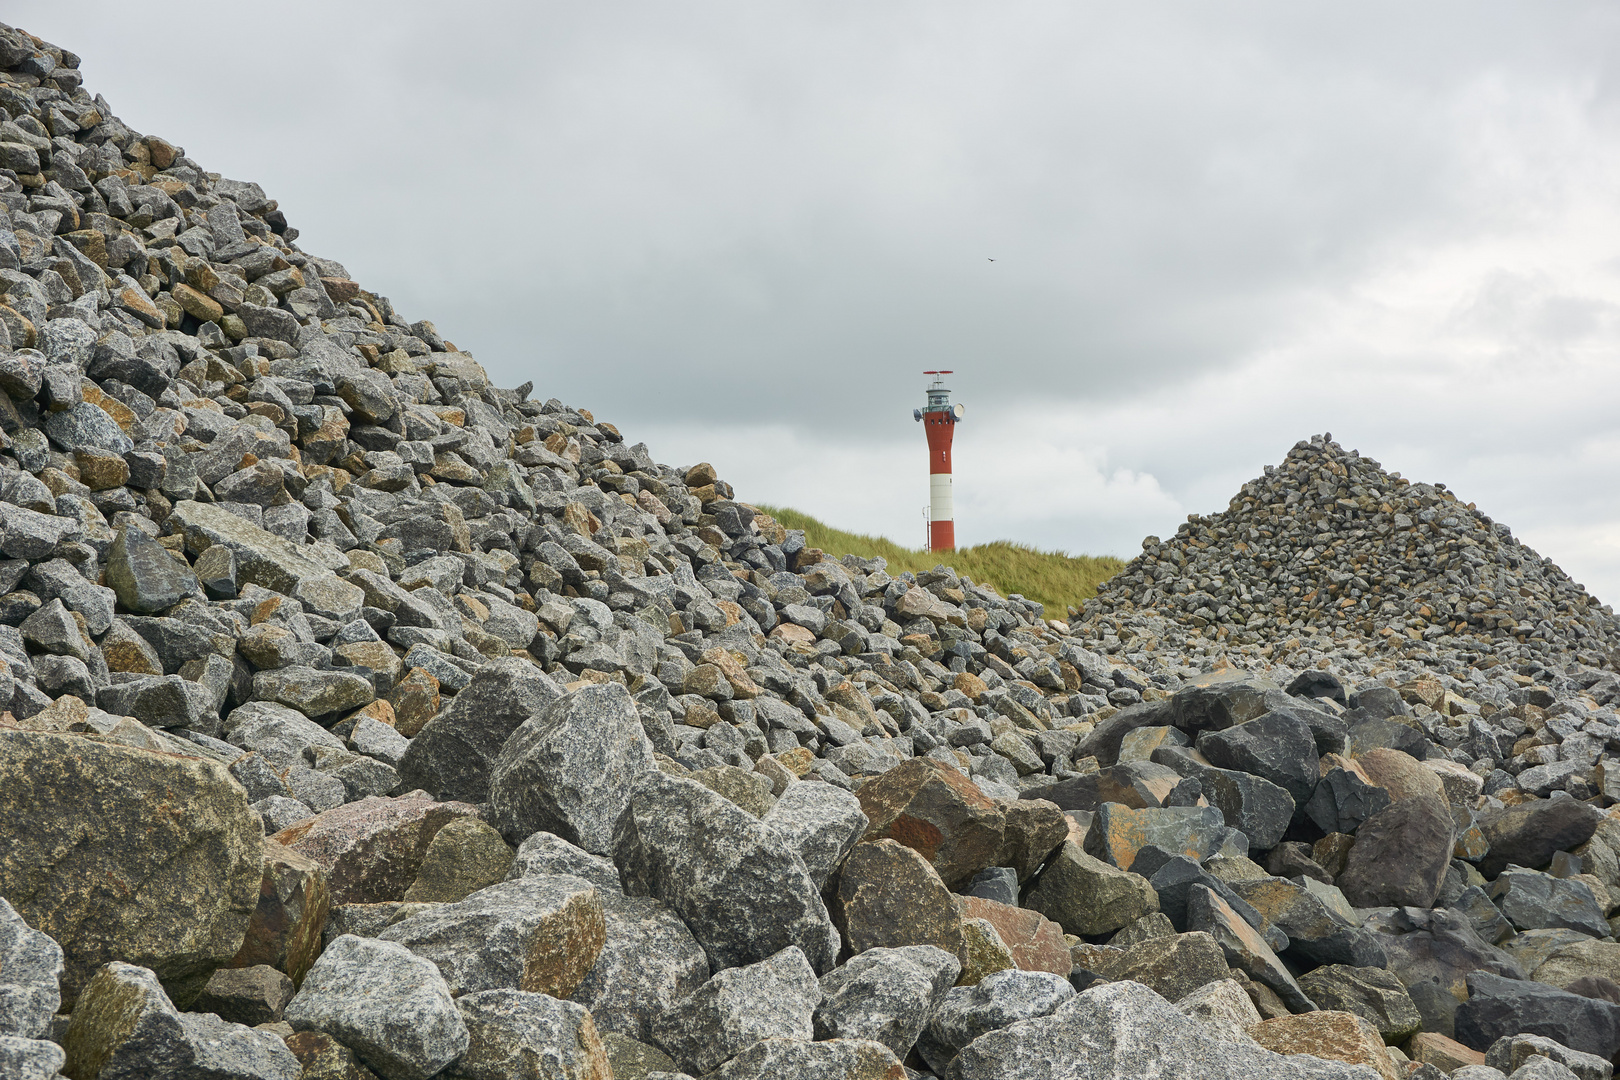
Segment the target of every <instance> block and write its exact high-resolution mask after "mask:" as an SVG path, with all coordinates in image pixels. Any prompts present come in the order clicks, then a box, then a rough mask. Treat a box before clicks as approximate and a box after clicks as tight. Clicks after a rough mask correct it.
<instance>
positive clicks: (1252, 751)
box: [1198, 712, 1318, 804]
mask: <svg viewBox="0 0 1620 1080" xmlns="http://www.w3.org/2000/svg"><path fill="white" fill-rule="evenodd" d="M1198 752H1199V753H1201V754H1203V755H1204V757H1205V758H1206V759H1208V761H1209V763H1210V764H1211V765H1214V766H1215V767H1216V768H1218V769H1233V770H1236V771H1239V772H1246V773H1252V774H1253V775H1255V776H1258V777H1261V778H1262V779H1265V780H1270V781H1271V782H1272V783H1273V784H1276V785H1277V786H1278V787H1280V788H1282V789H1283V790H1284V791H1286V792H1288V794H1289V796H1290V797H1292V798H1293V800H1294V802H1295V803H1296V804H1297V803H1302V802H1305V801H1306V800H1307V799H1309V798H1310V797H1311V793H1312V792H1313V791H1315V790H1316V781H1317V768H1316V765H1317V758H1318V755H1317V752H1316V739H1315V737H1314V736H1313V734H1312V732H1311V728H1310V726H1309V725H1307V724H1306V723H1305V722H1304V721H1303V720H1301V719H1299V718H1298V717H1296V716H1294V715H1291V714H1290V713H1286V712H1269V713H1266V714H1265V715H1264V716H1260V717H1257V718H1256V719H1254V720H1250V721H1249V722H1248V723H1246V724H1238V725H1236V726H1234V727H1229V728H1225V729H1223V730H1220V731H1206V732H1204V733H1203V734H1201V735H1199V736H1198Z"/></svg>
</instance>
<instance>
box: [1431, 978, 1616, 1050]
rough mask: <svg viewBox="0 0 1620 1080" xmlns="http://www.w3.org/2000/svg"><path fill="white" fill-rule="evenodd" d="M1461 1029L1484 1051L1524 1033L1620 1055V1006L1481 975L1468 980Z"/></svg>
mask: <svg viewBox="0 0 1620 1080" xmlns="http://www.w3.org/2000/svg"><path fill="white" fill-rule="evenodd" d="M1456 1028H1457V1041H1458V1042H1460V1043H1462V1044H1463V1045H1464V1046H1469V1047H1472V1048H1473V1049H1475V1050H1479V1051H1485V1050H1489V1049H1490V1048H1491V1046H1492V1044H1494V1043H1495V1042H1496V1040H1498V1039H1500V1038H1503V1037H1504V1036H1508V1035H1520V1034H1525V1035H1542V1036H1545V1037H1546V1038H1549V1039H1552V1040H1553V1041H1555V1042H1559V1043H1562V1044H1564V1045H1565V1046H1567V1047H1569V1048H1570V1049H1571V1050H1579V1051H1581V1052H1582V1053H1585V1054H1596V1055H1597V1056H1598V1057H1601V1058H1613V1057H1614V1055H1615V1053H1616V1052H1617V1051H1620V1005H1615V1004H1613V1003H1612V1002H1608V1001H1599V1000H1598V999H1596V998H1588V997H1582V996H1580V995H1579V994H1572V993H1569V992H1568V991H1566V990H1558V989H1555V988H1553V987H1551V986H1547V985H1545V984H1543V983H1539V982H1531V981H1528V980H1522V979H1504V978H1502V977H1501V976H1499V975H1489V974H1486V973H1485V972H1481V971H1476V972H1474V973H1472V974H1470V975H1469V976H1468V1000H1467V1001H1465V1002H1463V1003H1462V1004H1461V1005H1459V1006H1457V1017H1456Z"/></svg>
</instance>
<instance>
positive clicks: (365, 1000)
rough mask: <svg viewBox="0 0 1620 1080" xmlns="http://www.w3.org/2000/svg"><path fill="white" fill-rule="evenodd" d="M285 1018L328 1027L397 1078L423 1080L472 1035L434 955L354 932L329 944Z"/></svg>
mask: <svg viewBox="0 0 1620 1080" xmlns="http://www.w3.org/2000/svg"><path fill="white" fill-rule="evenodd" d="M286 1021H287V1023H288V1024H290V1025H292V1028H293V1030H294V1031H324V1032H326V1033H327V1034H328V1035H331V1036H332V1037H333V1038H335V1039H337V1040H338V1041H339V1042H341V1043H343V1044H344V1045H345V1046H347V1047H349V1048H350V1049H351V1050H353V1051H354V1052H355V1053H356V1054H358V1055H360V1057H361V1059H362V1060H364V1061H365V1062H366V1063H367V1064H369V1065H371V1066H372V1067H373V1068H374V1069H376V1070H377V1072H378V1073H379V1074H381V1075H383V1076H387V1077H398V1078H400V1080H428V1077H430V1076H433V1075H434V1074H435V1073H437V1072H439V1070H441V1069H443V1068H444V1067H445V1066H446V1065H449V1064H450V1063H451V1062H452V1061H454V1060H456V1059H457V1058H459V1057H460V1056H461V1055H462V1054H463V1053H465V1052H466V1050H467V1046H468V1044H469V1042H470V1039H469V1037H468V1033H467V1024H466V1021H464V1020H463V1019H462V1017H461V1013H460V1011H458V1010H457V1009H456V1004H455V1001H454V999H452V998H451V996H450V988H449V987H448V986H447V985H446V984H445V981H444V977H443V976H441V975H440V974H439V969H438V968H437V967H436V966H434V963H433V961H431V960H428V959H425V958H424V957H420V956H417V955H416V954H415V953H412V952H411V951H410V950H409V949H407V948H405V946H403V945H398V944H395V943H394V942H391V941H378V940H376V939H374V938H360V937H355V936H354V935H352V934H344V935H342V936H340V937H337V938H334V939H333V940H332V941H331V942H330V943H329V944H328V945H327V946H326V951H325V952H323V953H321V956H320V958H319V959H318V960H316V961H315V964H314V966H313V967H311V968H310V969H309V972H308V974H306V975H305V976H304V982H303V985H302V986H301V987H299V990H298V994H297V996H295V997H294V998H293V999H292V1001H291V1002H290V1003H289V1004H288V1006H287V1010H286ZM294 1075H296V1073H295V1074H294Z"/></svg>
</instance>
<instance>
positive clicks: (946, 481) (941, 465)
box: [911, 371, 963, 551]
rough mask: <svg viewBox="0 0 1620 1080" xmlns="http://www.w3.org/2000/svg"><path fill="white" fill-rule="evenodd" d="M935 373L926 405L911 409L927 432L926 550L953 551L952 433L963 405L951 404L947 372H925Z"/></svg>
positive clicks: (954, 530) (914, 417) (954, 538)
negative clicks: (946, 385) (947, 387)
mask: <svg viewBox="0 0 1620 1080" xmlns="http://www.w3.org/2000/svg"><path fill="white" fill-rule="evenodd" d="M923 374H924V375H932V376H934V381H933V383H931V384H930V385H929V387H928V404H927V405H925V406H923V407H922V408H920V409H913V410H912V411H911V415H912V418H913V419H916V420H920V421H922V424H923V430H924V431H925V432H926V433H927V435H928V550H930V551H955V550H956V512H955V510H954V509H953V508H952V506H951V436H952V435H954V434H955V433H956V425H957V422H958V421H960V420H961V419H962V412H963V409H962V406H960V405H952V404H951V392H950V391H949V390H947V389H946V388H945V385H944V383H945V379H944V376H946V375H949V374H951V372H949V371H925V372H923Z"/></svg>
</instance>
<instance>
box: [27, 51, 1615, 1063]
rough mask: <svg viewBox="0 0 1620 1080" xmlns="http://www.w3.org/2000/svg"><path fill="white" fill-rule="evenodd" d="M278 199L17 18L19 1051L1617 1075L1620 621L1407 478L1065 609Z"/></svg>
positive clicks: (1302, 504)
mask: <svg viewBox="0 0 1620 1080" xmlns="http://www.w3.org/2000/svg"><path fill="white" fill-rule="evenodd" d="M296 238H297V233H296V230H294V229H293V228H292V227H290V225H289V224H288V223H287V221H286V220H285V217H284V216H283V215H282V214H281V212H280V211H279V210H278V209H277V207H276V204H275V203H274V201H273V200H271V199H270V198H268V197H267V195H266V193H265V192H264V191H262V190H261V189H260V188H259V187H258V186H257V185H255V184H252V183H246V182H239V181H233V180H229V179H226V178H224V177H221V176H219V175H217V174H212V173H208V172H206V171H205V170H204V169H203V168H202V167H201V166H200V165H199V164H197V163H196V162H194V161H192V160H191V159H190V158H189V157H187V156H186V155H185V154H184V152H183V151H182V150H180V149H179V148H178V147H177V146H176V145H174V144H173V143H170V142H168V141H165V140H163V139H160V138H157V137H155V136H146V135H141V134H140V133H138V132H136V131H134V130H133V129H131V128H130V127H128V126H127V125H125V124H124V123H122V122H121V121H119V120H118V119H117V118H116V117H114V115H113V114H112V111H111V109H110V108H109V106H108V105H107V103H106V102H105V101H103V100H102V99H100V98H99V97H91V96H90V95H89V93H88V92H87V91H85V90H84V89H83V88H82V86H81V77H80V74H79V72H78V61H77V58H75V57H74V56H73V55H72V54H71V53H68V52H66V51H64V50H62V49H60V48H57V47H55V46H52V45H49V44H48V43H45V42H42V41H40V40H38V39H36V38H32V37H30V36H29V35H27V34H24V33H22V32H21V31H17V30H13V29H11V28H8V27H3V26H0V1075H4V1076H7V1077H11V1076H21V1077H29V1078H32V1077H42V1078H48V1077H53V1076H56V1075H59V1074H60V1075H66V1076H69V1077H72V1078H74V1080H90V1078H94V1077H108V1078H112V1077H133V1076H184V1077H191V1076H199V1077H200V1076H207V1077H216V1078H218V1077H229V1078H241V1080H292V1078H294V1077H308V1078H315V1077H321V1078H327V1077H345V1078H351V1080H365V1078H367V1077H382V1078H383V1080H395V1078H398V1080H427V1078H428V1077H435V1076H436V1077H441V1078H444V1080H456V1078H473V1080H485V1078H497V1077H499V1078H507V1077H541V1076H545V1077H558V1076H562V1077H570V1078H582V1080H583V1078H591V1080H606V1078H608V1077H615V1076H616V1077H618V1078H619V1080H638V1078H641V1077H654V1078H662V1080H671V1078H677V1077H680V1076H682V1075H686V1076H694V1075H699V1074H701V1075H702V1076H705V1077H715V1078H720V1080H748V1078H765V1077H771V1078H775V1077H780V1076H793V1077H802V1078H808V1080H819V1078H842V1080H864V1078H879V1077H881V1078H883V1080H902V1078H903V1077H909V1076H938V1077H943V1078H948V1080H969V1078H974V1080H976V1078H985V1080H989V1078H992V1077H993V1078H997V1080H1008V1078H1016V1077H1022V1076H1053V1075H1063V1076H1071V1075H1072V1076H1117V1077H1124V1076H1138V1075H1208V1076H1239V1075H1241V1076H1242V1077H1244V1078H1245V1080H1268V1078H1293V1077H1306V1076H1309V1077H1343V1078H1345V1080H1351V1078H1355V1080H1371V1078H1373V1077H1393V1076H1397V1075H1400V1073H1401V1072H1405V1071H1406V1066H1407V1065H1408V1064H1410V1062H1409V1060H1408V1059H1411V1060H1412V1061H1419V1062H1423V1063H1424V1064H1423V1065H1422V1067H1421V1068H1420V1069H1419V1070H1418V1072H1417V1073H1412V1074H1411V1075H1419V1074H1421V1075H1422V1076H1425V1077H1430V1076H1434V1075H1438V1072H1437V1070H1438V1069H1440V1068H1445V1069H1451V1068H1453V1067H1456V1066H1459V1065H1463V1064H1474V1065H1476V1066H1478V1067H1479V1068H1480V1069H1483V1068H1485V1067H1486V1065H1487V1061H1488V1064H1489V1066H1491V1067H1493V1068H1496V1069H1498V1070H1500V1073H1499V1074H1500V1075H1506V1074H1507V1073H1508V1072H1510V1071H1513V1072H1514V1075H1515V1076H1521V1077H1524V1076H1532V1075H1533V1076H1548V1075H1554V1073H1552V1072H1549V1071H1548V1070H1549V1069H1553V1070H1556V1069H1563V1068H1566V1067H1567V1068H1568V1069H1571V1070H1574V1071H1575V1073H1576V1074H1577V1075H1580V1076H1582V1077H1593V1076H1607V1075H1608V1071H1607V1070H1608V1066H1607V1062H1606V1061H1605V1060H1604V1059H1607V1058H1610V1057H1612V1056H1613V1055H1614V1054H1615V1053H1616V1051H1620V1005H1616V1004H1614V1002H1615V1001H1616V1000H1620V987H1617V986H1616V982H1617V981H1620V962H1617V960H1616V957H1615V951H1616V950H1617V949H1620V946H1617V945H1616V944H1615V942H1614V939H1613V937H1612V935H1611V933H1610V925H1609V923H1608V922H1607V918H1608V917H1609V916H1610V915H1611V914H1613V912H1614V911H1615V907H1616V900H1617V898H1620V892H1616V891H1614V890H1615V889H1616V888H1620V856H1617V855H1616V852H1617V851H1620V825H1617V824H1616V822H1617V820H1620V818H1616V817H1614V816H1611V813H1610V812H1606V810H1605V808H1606V807H1608V806H1609V805H1610V804H1611V803H1613V802H1615V801H1616V799H1617V798H1620V782H1617V776H1616V770H1615V768H1614V764H1613V763H1614V756H1613V755H1614V752H1615V751H1616V750H1617V749H1620V724H1617V723H1616V720H1615V714H1614V710H1613V708H1612V703H1613V702H1614V701H1615V700H1616V699H1617V698H1620V682H1617V680H1616V677H1615V675H1614V674H1613V671H1612V668H1611V667H1609V666H1608V659H1609V656H1610V652H1609V649H1610V646H1611V643H1612V641H1613V624H1612V620H1611V619H1610V617H1609V613H1608V612H1607V611H1606V610H1599V609H1595V608H1594V605H1593V604H1592V603H1591V602H1590V600H1589V599H1588V598H1586V597H1585V596H1584V594H1582V593H1581V592H1580V591H1579V589H1578V588H1575V587H1573V586H1571V585H1569V583H1568V582H1567V581H1566V580H1565V579H1563V578H1562V576H1561V575H1560V574H1558V573H1557V571H1556V568H1555V567H1552V566H1551V565H1550V564H1547V563H1545V562H1542V561H1540V560H1536V559H1534V558H1533V556H1531V555H1530V553H1528V552H1527V551H1525V550H1524V549H1523V548H1521V547H1519V546H1517V545H1515V544H1514V543H1513V542H1512V541H1511V539H1510V538H1508V537H1507V536H1506V534H1505V532H1504V531H1502V530H1500V529H1499V528H1497V527H1494V526H1491V524H1490V523H1489V522H1487V521H1484V519H1482V518H1479V517H1478V516H1477V515H1475V514H1473V513H1472V512H1471V511H1465V510H1464V509H1463V508H1461V507H1458V506H1457V505H1456V504H1455V503H1454V501H1452V500H1451V499H1450V498H1449V497H1447V496H1445V494H1444V493H1443V492H1442V491H1441V490H1440V489H1439V488H1438V487H1436V488H1432V489H1431V488H1424V487H1422V486H1419V485H1412V486H1410V487H1408V486H1406V485H1404V484H1401V483H1399V482H1396V481H1394V480H1393V479H1391V478H1387V477H1384V476H1383V474H1382V473H1381V472H1379V471H1378V469H1377V466H1376V465H1375V464H1373V463H1371V462H1367V461H1364V460H1361V459H1358V458H1355V457H1354V455H1345V454H1344V453H1343V452H1342V451H1340V450H1338V448H1337V447H1334V446H1332V445H1331V442H1330V441H1328V440H1321V441H1319V442H1315V443H1312V444H1310V445H1302V447H1301V448H1299V449H1298V450H1297V451H1296V453H1295V454H1294V455H1291V457H1290V460H1289V462H1288V463H1287V464H1285V466H1284V468H1283V469H1282V470H1281V471H1280V472H1278V473H1276V474H1275V475H1269V474H1268V476H1267V477H1266V478H1265V479H1264V480H1263V481H1258V482H1257V483H1256V484H1255V485H1251V486H1250V488H1249V489H1246V491H1245V496H1244V498H1242V499H1240V500H1239V501H1237V502H1235V503H1234V508H1233V509H1232V510H1231V511H1229V512H1228V513H1227V514H1225V515H1222V516H1220V517H1219V518H1217V519H1213V520H1212V521H1210V522H1207V523H1205V522H1199V523H1197V527H1196V528H1195V527H1194V526H1193V525H1191V524H1190V525H1189V527H1188V529H1187V530H1185V531H1184V533H1183V535H1182V536H1179V537H1178V538H1176V539H1175V540H1173V541H1171V542H1170V543H1168V544H1159V543H1158V542H1157V541H1152V542H1151V543H1150V544H1149V545H1148V548H1147V550H1145V551H1144V554H1143V556H1142V558H1140V559H1139V560H1137V561H1136V562H1135V563H1133V564H1132V566H1131V567H1130V569H1129V571H1128V572H1127V573H1126V574H1125V575H1123V576H1122V577H1121V578H1120V579H1119V580H1118V581H1116V582H1115V583H1113V584H1112V585H1110V587H1108V588H1107V589H1105V591H1104V593H1103V595H1102V596H1101V597H1100V598H1099V599H1098V601H1097V602H1096V603H1095V604H1094V605H1090V606H1088V614H1087V615H1086V616H1085V617H1078V613H1076V615H1077V617H1076V618H1075V619H1074V620H1073V621H1072V622H1063V621H1057V620H1047V619H1045V618H1044V617H1043V616H1044V614H1045V613H1044V612H1043V611H1042V610H1041V608H1040V607H1039V605H1036V604H1032V603H1029V602H1027V601H1025V600H1023V599H1021V598H1018V597H1002V596H999V595H997V594H996V593H995V592H994V591H993V590H990V589H987V588H984V587H982V586H980V585H977V584H975V583H974V582H972V581H970V580H968V579H966V578H964V577H960V576H958V575H957V574H955V573H954V572H953V571H951V570H950V569H949V568H948V567H945V566H940V567H937V568H936V569H935V570H934V571H933V572H930V573H926V574H920V575H913V574H902V575H899V576H891V575H890V574H889V573H888V572H887V570H886V568H885V566H884V564H883V562H882V560H862V559H859V558H855V557H845V558H844V559H842V560H836V561H835V560H832V559H829V558H826V557H824V556H823V554H822V553H821V552H818V551H815V550H812V549H807V548H806V547H805V546H804V537H803V535H802V534H799V533H795V532H793V531H790V530H786V529H783V528H782V527H781V526H780V525H779V524H778V523H776V522H774V521H772V520H771V519H770V518H769V517H768V516H766V515H764V514H762V513H760V512H759V511H758V510H757V509H755V508H754V507H753V506H751V505H749V504H747V503H745V502H740V501H737V499H736V498H735V494H734V493H733V492H732V490H731V489H730V487H729V485H727V484H726V483H725V482H724V481H722V480H721V479H720V478H719V477H718V476H717V475H716V474H715V471H714V469H713V468H711V467H709V466H707V465H701V464H700V465H697V466H692V467H690V468H679V469H678V468H672V467H670V466H667V465H663V464H659V463H658V462H656V461H655V460H654V459H653V457H652V454H651V452H650V451H649V450H648V448H647V447H646V446H645V445H642V444H639V443H630V442H628V441H627V440H626V438H625V437H624V436H623V435H622V434H621V433H620V432H619V431H618V430H617V429H616V428H615V427H614V426H613V425H611V424H608V423H606V422H602V421H598V420H596V419H595V417H594V416H593V415H592V414H591V413H590V412H589V411H587V410H585V409H581V408H570V407H568V406H566V405H564V404H563V403H561V402H559V401H556V400H548V401H545V402H544V403H541V402H538V401H533V400H530V399H529V392H530V390H531V389H532V387H530V386H524V387H520V388H519V389H518V390H516V391H510V390H503V389H500V388H498V387H495V386H493V385H491V384H490V381H489V379H488V376H487V374H486V373H485V371H484V369H483V368H482V367H481V366H480V365H479V364H478V363H477V361H476V360H474V359H473V357H471V356H470V355H468V354H466V353H465V352H462V351H459V350H457V349H456V348H455V347H454V346H453V345H452V344H451V342H449V341H447V340H445V339H444V337H443V336H442V335H441V334H440V333H438V331H437V330H436V329H435V328H434V326H433V325H432V324H431V323H429V322H426V321H414V322H413V321H410V320H409V319H407V318H406V317H405V316H403V315H402V314H400V313H399V312H398V311H396V310H395V309H394V307H393V305H392V304H390V303H389V301H388V300H387V298H385V297H382V296H379V295H377V294H375V293H374V292H371V291H369V290H367V289H365V288H363V287H362V286H361V285H360V284H359V283H357V282H355V281H354V280H352V279H351V277H350V275H349V274H348V273H347V272H345V270H344V269H343V267H342V266H341V264H339V263H336V262H332V261H330V260H325V259H321V258H317V257H315V256H312V255H309V254H307V253H305V252H303V251H301V250H300V249H299V248H298V246H297V244H296V242H295V241H296ZM537 377H540V378H543V373H537ZM1313 515H1314V516H1313ZM1407 519H1409V520H1407ZM1240 528H1241V534H1240V533H1239V529H1240ZM1420 541H1421V543H1420ZM1240 545H1241V546H1240ZM1386 1043H1388V1044H1391V1046H1395V1047H1399V1049H1386V1045H1385V1044H1386ZM1300 1055H1309V1056H1300ZM1526 1069H1529V1070H1532V1071H1531V1072H1528V1073H1526V1072H1524V1071H1523V1070H1526ZM677 1070H685V1072H684V1073H681V1072H678V1071H677ZM1515 1070H1517V1071H1515ZM1536 1070H1540V1071H1536ZM1476 1073H1477V1075H1480V1076H1484V1075H1490V1074H1489V1073H1488V1072H1479V1071H1478V1070H1477V1069H1476ZM1557 1075H1563V1074H1561V1073H1560V1074H1557Z"/></svg>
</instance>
